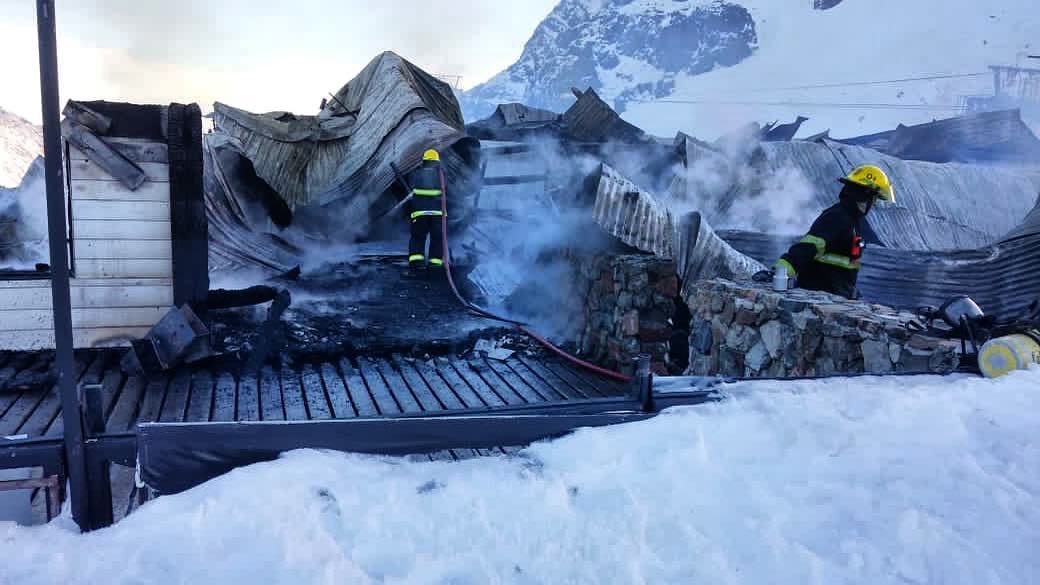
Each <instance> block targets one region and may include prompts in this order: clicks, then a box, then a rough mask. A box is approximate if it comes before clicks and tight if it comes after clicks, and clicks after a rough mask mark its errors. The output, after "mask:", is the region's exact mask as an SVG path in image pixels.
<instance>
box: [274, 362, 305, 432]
mask: <svg viewBox="0 0 1040 585" xmlns="http://www.w3.org/2000/svg"><path fill="white" fill-rule="evenodd" d="M280 374H281V378H282V402H283V404H284V405H285V420H307V419H308V417H307V400H306V399H305V398H304V396H303V387H302V386H300V373H299V372H297V371H296V369H295V368H292V367H290V366H289V365H287V364H282V368H281V372H280Z"/></svg>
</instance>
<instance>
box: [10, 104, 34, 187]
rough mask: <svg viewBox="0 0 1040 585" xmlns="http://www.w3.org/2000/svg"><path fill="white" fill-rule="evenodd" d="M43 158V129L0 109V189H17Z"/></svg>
mask: <svg viewBox="0 0 1040 585" xmlns="http://www.w3.org/2000/svg"><path fill="white" fill-rule="evenodd" d="M37 156H43V129H42V128H40V127H39V126H36V125H34V124H32V123H31V122H29V121H28V120H25V119H23V118H20V117H18V116H16V115H14V114H12V113H11V112H8V111H7V110H5V109H3V108H0V187H17V186H18V184H19V183H21V181H22V177H23V176H24V175H25V172H26V171H28V170H29V165H31V164H32V162H33V160H35V159H36V157H37Z"/></svg>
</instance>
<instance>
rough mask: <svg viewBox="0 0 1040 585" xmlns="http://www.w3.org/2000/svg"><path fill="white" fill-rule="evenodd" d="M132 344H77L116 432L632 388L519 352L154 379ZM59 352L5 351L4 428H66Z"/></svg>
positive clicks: (183, 372)
mask: <svg viewBox="0 0 1040 585" xmlns="http://www.w3.org/2000/svg"><path fill="white" fill-rule="evenodd" d="M122 354H123V352H122V351H116V350H95V351H85V352H77V354H76V375H77V382H78V383H80V384H101V385H102V387H103V390H102V395H103V408H104V414H105V422H106V426H105V428H106V432H108V433H125V432H133V431H134V428H135V427H136V425H137V424H138V423H142V422H203V421H221V422H227V421H271V420H277V421H281V420H288V421H296V420H320V419H334V418H352V417H364V416H380V415H393V414H401V413H423V412H443V411H452V410H468V409H478V410H479V409H485V408H488V407H502V406H518V405H525V404H535V403H547V402H560V403H563V402H566V401H569V400H573V399H583V398H597V397H604V396H620V395H622V394H624V392H625V387H624V385H622V384H619V383H617V382H614V381H611V380H608V379H603V378H600V377H596V376H594V375H591V374H588V373H586V372H583V371H578V370H577V369H575V368H573V367H571V366H570V365H569V364H566V363H562V362H560V361H556V360H548V359H545V358H534V357H527V356H519V355H514V357H511V358H510V359H509V360H508V361H505V362H501V361H495V360H491V359H486V358H483V357H473V358H469V359H458V358H454V357H437V358H433V359H429V360H417V359H412V358H407V357H402V356H392V357H390V358H376V357H358V358H346V357H343V358H340V359H338V361H321V362H314V363H302V364H288V363H283V364H281V365H280V366H266V367H264V368H263V369H262V370H261V371H260V372H258V373H257V374H255V375H248V376H241V377H240V376H236V375H235V374H233V373H232V372H230V371H224V370H221V369H219V368H213V367H199V368H181V369H178V370H177V371H175V372H173V373H171V374H169V375H165V376H161V377H157V378H154V379H145V378H141V377H136V376H130V377H128V376H126V375H124V374H123V372H122V371H121V370H120V368H119V359H120V358H121V357H122ZM52 360H53V353H52V352H34V353H22V352H6V353H0V437H4V436H9V437H11V436H13V437H18V438H37V437H60V436H61V433H62V419H61V416H60V414H61V404H60V398H59V396H58V393H57V391H56V389H55V387H54V382H53V379H48V375H47V373H48V371H49V369H50V367H51V362H52Z"/></svg>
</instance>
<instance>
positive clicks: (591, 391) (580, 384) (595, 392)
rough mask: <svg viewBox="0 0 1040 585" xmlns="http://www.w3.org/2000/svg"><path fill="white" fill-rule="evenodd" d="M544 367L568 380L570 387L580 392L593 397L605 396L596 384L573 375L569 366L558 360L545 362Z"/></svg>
mask: <svg viewBox="0 0 1040 585" xmlns="http://www.w3.org/2000/svg"><path fill="white" fill-rule="evenodd" d="M545 367H546V369H548V370H549V371H551V372H553V373H554V374H556V375H558V376H559V377H560V378H563V379H564V380H566V381H567V382H569V383H570V385H571V387H573V388H578V389H580V390H581V391H582V392H584V393H585V394H587V395H589V396H591V397H593V398H596V397H599V396H606V394H604V393H603V392H602V391H600V389H599V387H598V386H597V385H596V384H592V383H590V382H588V381H587V380H583V379H582V378H581V377H580V376H577V375H575V373H574V372H573V371H572V370H571V369H570V368H568V367H566V366H564V365H563V364H561V363H559V362H552V361H550V362H546V363H545Z"/></svg>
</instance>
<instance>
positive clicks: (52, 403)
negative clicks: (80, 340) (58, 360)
mask: <svg viewBox="0 0 1040 585" xmlns="http://www.w3.org/2000/svg"><path fill="white" fill-rule="evenodd" d="M104 365H105V364H104V362H103V361H102V354H100V353H98V352H94V351H87V352H78V353H76V354H75V357H74V360H73V376H74V378H73V379H74V380H75V381H76V383H77V384H96V383H98V382H99V381H100V379H101V372H102V371H103V368H104ZM48 394H49V396H48V398H47V401H46V403H44V404H42V405H41V406H42V407H43V409H42V410H41V409H39V408H38V409H37V411H36V412H34V413H33V417H32V419H31V421H30V422H31V423H32V425H33V427H35V428H36V429H40V430H39V431H38V432H39V434H41V435H43V434H48V435H60V434H61V433H62V429H64V428H65V421H63V420H62V419H61V416H59V415H60V414H61V392H60V391H59V390H58V385H57V384H55V385H54V386H53V387H52V388H51V389H50V390H49V391H48ZM23 432H24V431H23ZM30 434H32V433H30Z"/></svg>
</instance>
